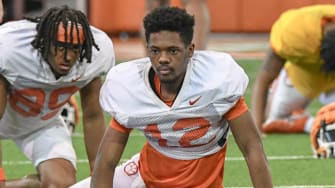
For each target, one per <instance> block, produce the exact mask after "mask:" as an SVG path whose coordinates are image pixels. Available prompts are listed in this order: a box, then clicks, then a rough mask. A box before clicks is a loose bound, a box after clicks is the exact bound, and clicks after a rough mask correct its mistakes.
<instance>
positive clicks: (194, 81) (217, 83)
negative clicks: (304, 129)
mask: <svg viewBox="0 0 335 188" xmlns="http://www.w3.org/2000/svg"><path fill="white" fill-rule="evenodd" d="M193 26H194V17H193V16H191V15H190V14H188V13H187V12H186V11H185V10H184V9H179V8H176V7H165V8H158V9H155V10H154V11H152V12H151V13H149V14H148V15H147V16H146V17H145V18H144V28H145V36H146V41H147V50H148V52H147V53H148V54H149V58H142V59H136V60H133V61H130V62H125V63H121V64H119V65H117V66H115V67H114V68H113V69H111V70H110V71H109V73H108V74H107V77H106V80H105V82H104V84H103V86H102V88H101V91H100V104H101V106H102V107H103V109H104V110H105V111H106V112H108V113H109V114H111V115H112V117H113V119H112V120H111V123H110V126H109V127H108V129H107V131H106V133H105V135H104V137H103V140H102V142H101V145H100V148H99V151H98V154H97V158H96V163H95V165H94V171H93V176H92V181H91V187H93V188H96V187H114V188H124V187H148V188H152V187H216V188H219V187H223V186H222V182H223V172H224V163H225V156H226V151H227V140H228V135H229V134H228V132H229V131H232V134H233V135H234V137H235V140H236V142H237V144H238V146H239V147H240V149H241V152H242V153H243V156H244V157H245V158H246V159H247V160H246V163H247V165H248V168H249V172H250V177H251V181H252V183H253V186H254V187H258V188H265V187H266V188H271V187H272V180H271V176H270V172H269V168H268V164H267V160H266V156H265V154H264V150H263V146H262V141H261V137H260V135H259V133H258V131H257V128H256V126H255V124H254V122H253V119H252V116H251V113H250V112H249V111H248V107H247V104H246V103H245V101H244V97H243V95H244V93H245V90H246V88H247V85H248V77H247V75H246V74H245V72H244V71H243V69H242V68H241V67H240V66H239V65H238V64H237V63H236V62H235V61H234V60H233V59H232V57H231V56H230V55H229V54H226V53H220V52H214V51H194V44H193V43H192V37H193ZM112 90H113V91H117V92H111V91H112ZM133 129H138V130H139V131H141V132H142V133H143V134H144V135H145V137H146V141H147V142H146V143H145V145H144V147H143V148H142V150H141V152H140V154H136V155H135V156H134V157H132V158H131V159H130V160H129V161H127V162H126V163H124V164H123V165H122V166H121V167H117V165H118V163H119V161H120V158H121V155H122V153H123V151H124V149H125V146H126V143H127V140H128V136H129V134H130V132H131V130H133ZM89 181H90V180H89V178H88V179H86V180H83V182H80V183H78V184H76V185H74V186H73V188H79V187H90V185H89ZM85 183H86V185H85Z"/></svg>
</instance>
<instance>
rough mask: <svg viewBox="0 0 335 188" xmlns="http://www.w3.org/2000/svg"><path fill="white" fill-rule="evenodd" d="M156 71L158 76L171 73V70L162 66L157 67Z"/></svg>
mask: <svg viewBox="0 0 335 188" xmlns="http://www.w3.org/2000/svg"><path fill="white" fill-rule="evenodd" d="M157 71H158V73H159V74H160V75H167V74H170V73H171V72H172V69H170V68H169V67H165V66H164V67H159V68H158V70H157Z"/></svg>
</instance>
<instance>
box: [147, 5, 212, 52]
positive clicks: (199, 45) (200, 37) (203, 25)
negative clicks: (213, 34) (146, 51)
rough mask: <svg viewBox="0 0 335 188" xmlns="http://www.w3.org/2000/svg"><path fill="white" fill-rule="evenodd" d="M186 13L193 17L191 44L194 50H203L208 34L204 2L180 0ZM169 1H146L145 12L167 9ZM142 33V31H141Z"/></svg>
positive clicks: (206, 12) (207, 18) (208, 19)
mask: <svg viewBox="0 0 335 188" xmlns="http://www.w3.org/2000/svg"><path fill="white" fill-rule="evenodd" d="M181 2H182V3H183V5H184V7H185V9H186V11H187V12H188V13H190V14H191V15H194V19H195V23H196V24H195V26H194V37H193V42H194V44H195V49H196V50H205V49H206V47H207V41H208V35H209V32H210V26H211V23H210V21H211V20H210V15H209V9H208V6H207V3H206V0H181ZM169 5H170V0H146V12H147V13H149V12H151V11H152V10H154V9H155V8H158V7H167V6H169ZM142 32H143V31H142Z"/></svg>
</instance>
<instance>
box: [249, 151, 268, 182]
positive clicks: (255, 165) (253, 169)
mask: <svg viewBox="0 0 335 188" xmlns="http://www.w3.org/2000/svg"><path fill="white" fill-rule="evenodd" d="M252 150H253V151H252V152H250V154H249V155H247V156H246V159H247V160H246V161H247V164H248V168H249V173H250V177H251V181H252V184H253V187H257V188H272V187H273V185H272V178H271V173H270V170H269V166H268V162H267V159H266V157H265V154H264V151H263V149H261V148H258V149H256V148H254V149H252Z"/></svg>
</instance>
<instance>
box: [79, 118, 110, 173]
mask: <svg viewBox="0 0 335 188" xmlns="http://www.w3.org/2000/svg"><path fill="white" fill-rule="evenodd" d="M105 129H106V126H105V122H104V120H103V118H101V117H100V118H96V119H89V120H86V121H85V118H84V140H85V146H86V151H87V157H88V160H89V163H90V169H91V171H92V169H93V165H94V162H95V157H96V154H97V152H98V148H99V144H100V141H101V139H102V137H103V135H104V132H105Z"/></svg>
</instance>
